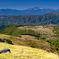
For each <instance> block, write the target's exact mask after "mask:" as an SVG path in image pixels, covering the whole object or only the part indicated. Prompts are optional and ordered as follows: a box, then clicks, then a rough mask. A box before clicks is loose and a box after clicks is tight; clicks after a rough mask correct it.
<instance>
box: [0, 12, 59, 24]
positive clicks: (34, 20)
mask: <svg viewBox="0 0 59 59" xmlns="http://www.w3.org/2000/svg"><path fill="white" fill-rule="evenodd" d="M40 24H41V25H44V24H59V12H50V13H47V14H44V15H19V16H10V15H0V25H40Z"/></svg>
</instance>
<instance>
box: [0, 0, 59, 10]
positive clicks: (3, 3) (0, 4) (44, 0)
mask: <svg viewBox="0 0 59 59" xmlns="http://www.w3.org/2000/svg"><path fill="white" fill-rule="evenodd" d="M33 7H43V8H59V0H0V9H18V10H23V9H28V8H33Z"/></svg>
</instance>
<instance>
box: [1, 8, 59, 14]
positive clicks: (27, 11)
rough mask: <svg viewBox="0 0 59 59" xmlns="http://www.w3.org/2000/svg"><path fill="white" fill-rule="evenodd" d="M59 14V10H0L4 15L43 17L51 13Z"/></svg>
mask: <svg viewBox="0 0 59 59" xmlns="http://www.w3.org/2000/svg"><path fill="white" fill-rule="evenodd" d="M55 11H57V12H59V9H58V8H39V7H35V8H28V9H26V10H15V9H0V14H2V15H43V14H46V13H49V12H55Z"/></svg>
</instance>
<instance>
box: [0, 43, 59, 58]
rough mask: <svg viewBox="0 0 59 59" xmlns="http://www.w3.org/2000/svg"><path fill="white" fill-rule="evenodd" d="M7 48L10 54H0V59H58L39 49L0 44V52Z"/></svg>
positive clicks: (56, 56) (54, 55)
mask: <svg viewBox="0 0 59 59" xmlns="http://www.w3.org/2000/svg"><path fill="white" fill-rule="evenodd" d="M6 47H7V48H9V49H10V50H11V53H9V52H7V53H2V54H0V59H58V55H56V54H53V53H48V52H47V51H44V50H41V49H35V48H31V47H25V46H17V45H10V44H7V43H0V50H2V49H4V48H6Z"/></svg>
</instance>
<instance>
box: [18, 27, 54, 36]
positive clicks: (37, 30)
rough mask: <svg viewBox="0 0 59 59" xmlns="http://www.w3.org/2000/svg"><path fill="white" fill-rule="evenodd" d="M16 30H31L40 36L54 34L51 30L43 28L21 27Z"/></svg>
mask: <svg viewBox="0 0 59 59" xmlns="http://www.w3.org/2000/svg"><path fill="white" fill-rule="evenodd" d="M18 29H21V30H25V29H26V30H28V29H32V30H34V31H36V32H38V33H40V34H46V35H47V34H48V35H53V34H54V33H53V32H52V29H51V28H50V27H49V28H46V27H44V26H23V27H18Z"/></svg>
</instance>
